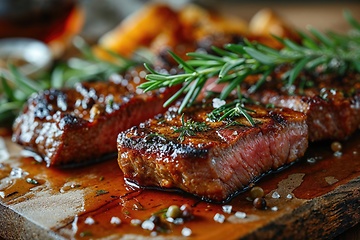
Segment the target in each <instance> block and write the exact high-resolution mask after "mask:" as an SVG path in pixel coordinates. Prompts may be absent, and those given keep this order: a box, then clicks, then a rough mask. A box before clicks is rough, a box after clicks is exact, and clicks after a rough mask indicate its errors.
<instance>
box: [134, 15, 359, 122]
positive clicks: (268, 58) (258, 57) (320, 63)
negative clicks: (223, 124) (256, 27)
mask: <svg viewBox="0 0 360 240" xmlns="http://www.w3.org/2000/svg"><path fill="white" fill-rule="evenodd" d="M344 16H345V18H346V19H347V21H348V22H349V23H350V25H351V26H352V28H353V29H352V30H351V34H350V33H349V34H345V35H341V34H334V33H322V32H319V31H318V30H316V29H314V28H309V31H308V32H309V33H304V32H300V33H299V36H300V38H301V41H300V43H298V42H295V41H292V40H290V39H286V38H280V37H276V36H274V37H275V38H276V39H277V40H278V41H279V42H280V43H282V45H283V48H282V49H274V48H271V47H268V46H265V45H263V44H260V43H257V42H250V41H247V40H245V41H244V43H242V44H227V45H226V46H225V47H224V49H219V48H215V47H214V48H213V50H214V52H215V54H208V53H198V52H192V53H188V54H187V55H188V56H189V57H190V59H189V60H187V61H184V60H182V59H181V58H180V57H178V56H176V55H175V54H174V53H170V54H171V55H172V57H173V58H174V59H175V60H176V61H177V62H178V64H179V66H180V67H181V68H182V69H183V70H184V72H183V73H180V74H176V75H168V74H161V73H158V72H156V71H154V70H153V69H152V68H151V66H150V65H148V64H145V67H146V68H147V69H148V70H149V72H150V73H149V74H148V75H147V76H146V79H147V80H148V81H147V82H145V83H143V84H142V85H140V88H142V89H144V91H150V90H154V89H158V88H162V87H171V86H174V85H183V86H182V88H181V89H180V90H179V91H178V92H177V93H176V94H174V95H173V96H172V97H171V98H169V99H168V101H167V102H166V103H165V104H164V105H165V106H169V105H170V104H171V103H172V102H174V101H175V100H176V99H178V98H179V97H180V96H182V95H185V96H184V98H183V100H182V103H181V105H180V107H179V113H181V112H182V111H183V109H184V108H185V107H189V106H191V104H192V103H193V102H194V101H195V99H196V98H197V97H198V95H199V93H200V92H201V90H202V88H203V87H204V85H205V83H206V81H208V79H210V78H212V77H216V78H217V80H216V83H228V85H227V86H226V87H225V88H224V89H223V90H222V92H221V94H220V99H222V100H224V99H226V98H227V97H228V96H229V95H230V93H232V92H233V91H236V92H237V95H238V100H236V101H235V102H234V103H230V104H227V105H224V106H223V107H221V108H219V109H215V110H214V111H213V112H212V113H211V114H210V115H211V116H213V117H216V118H217V119H218V120H221V119H224V118H225V117H232V116H238V115H239V114H241V115H243V116H244V117H246V118H247V119H248V120H249V122H250V123H251V124H254V122H253V121H252V119H251V117H250V116H249V115H248V109H246V108H245V107H244V105H243V104H241V102H242V98H243V97H242V94H241V89H240V84H241V83H242V82H243V81H244V80H245V79H246V78H247V77H248V76H251V75H253V76H259V77H258V80H257V82H256V83H255V84H254V85H252V86H250V87H249V89H246V90H247V91H248V92H249V93H252V92H254V91H256V90H257V89H258V88H259V87H260V86H261V85H262V84H263V83H264V82H265V80H266V79H267V77H268V76H269V75H270V74H271V73H272V72H273V71H274V70H275V69H276V68H277V67H279V66H280V65H287V66H289V70H287V72H285V73H284V74H283V78H284V81H283V82H284V84H285V87H286V88H287V89H288V91H289V92H290V93H292V91H294V84H295V80H296V79H297V78H298V76H299V75H300V73H301V72H302V71H304V70H307V71H320V69H321V70H322V71H324V72H325V71H326V72H328V71H333V72H338V73H340V74H344V73H345V72H346V71H355V72H360V37H359V36H360V24H359V23H358V22H357V21H356V20H355V19H354V18H353V17H352V16H351V14H350V13H349V12H347V11H346V12H344ZM302 84H303V85H304V83H302Z"/></svg>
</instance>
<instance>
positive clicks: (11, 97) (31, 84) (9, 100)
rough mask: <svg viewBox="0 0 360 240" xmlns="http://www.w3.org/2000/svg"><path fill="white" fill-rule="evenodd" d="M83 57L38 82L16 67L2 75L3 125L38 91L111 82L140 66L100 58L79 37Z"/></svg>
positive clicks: (57, 67) (0, 106)
mask: <svg viewBox="0 0 360 240" xmlns="http://www.w3.org/2000/svg"><path fill="white" fill-rule="evenodd" d="M75 40H76V41H74V43H75V47H77V48H78V49H79V50H80V52H81V54H82V56H81V57H79V58H71V59H69V60H68V61H67V62H66V63H57V64H56V65H55V66H54V68H53V70H52V71H51V72H50V73H48V72H46V73H44V75H43V76H39V78H38V79H36V80H34V79H31V78H29V77H26V76H24V75H23V74H22V73H20V72H19V70H18V69H17V68H16V67H14V66H11V65H10V66H9V67H8V68H9V72H10V74H6V76H5V74H1V72H0V123H2V122H5V121H8V120H10V119H13V118H14V117H15V116H16V115H17V114H18V113H19V111H20V109H21V107H22V106H23V104H24V103H25V101H26V100H27V99H28V98H29V97H30V95H31V94H33V93H34V92H39V91H41V90H44V89H48V88H62V87H72V86H73V85H74V84H75V83H77V82H82V81H89V80H103V81H104V80H105V81H106V80H107V79H108V78H109V76H110V75H111V74H113V73H121V72H124V71H125V70H126V69H128V68H130V67H131V66H134V65H136V64H138V63H137V62H135V61H132V60H129V59H125V58H123V57H122V56H120V55H118V54H116V53H113V52H108V53H109V54H110V55H111V56H112V57H113V59H114V61H112V62H110V61H105V60H103V59H100V58H98V57H97V56H96V55H95V53H94V52H93V51H92V49H91V48H90V46H88V45H87V44H86V43H85V41H83V40H82V39H81V38H79V37H78V38H76V39H75Z"/></svg>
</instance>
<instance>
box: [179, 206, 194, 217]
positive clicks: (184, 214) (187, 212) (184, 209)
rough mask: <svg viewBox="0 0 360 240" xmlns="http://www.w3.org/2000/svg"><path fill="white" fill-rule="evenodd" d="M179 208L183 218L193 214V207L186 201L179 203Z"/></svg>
mask: <svg viewBox="0 0 360 240" xmlns="http://www.w3.org/2000/svg"><path fill="white" fill-rule="evenodd" d="M180 210H181V212H182V217H183V218H191V217H192V216H193V208H192V207H191V206H190V205H189V204H187V203H185V204H183V205H181V207H180Z"/></svg>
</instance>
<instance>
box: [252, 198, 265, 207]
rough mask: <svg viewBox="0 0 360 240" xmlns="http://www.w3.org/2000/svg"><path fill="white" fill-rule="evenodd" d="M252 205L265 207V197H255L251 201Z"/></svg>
mask: <svg viewBox="0 0 360 240" xmlns="http://www.w3.org/2000/svg"><path fill="white" fill-rule="evenodd" d="M253 205H254V207H255V208H256V209H265V208H266V200H265V198H260V197H258V198H255V199H254V201H253Z"/></svg>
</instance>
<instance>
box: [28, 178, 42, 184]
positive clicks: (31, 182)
mask: <svg viewBox="0 0 360 240" xmlns="http://www.w3.org/2000/svg"><path fill="white" fill-rule="evenodd" d="M26 182H27V183H30V184H34V185H38V184H39V182H38V181H36V180H35V179H33V178H27V179H26Z"/></svg>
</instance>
